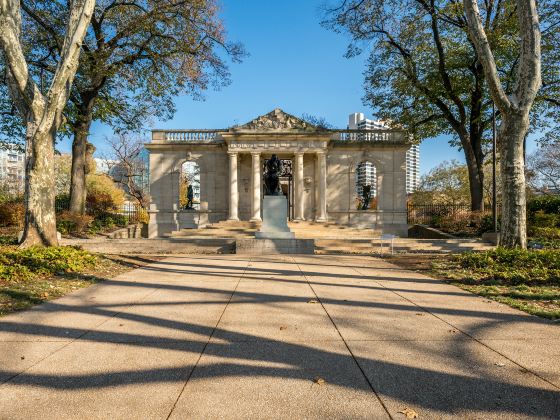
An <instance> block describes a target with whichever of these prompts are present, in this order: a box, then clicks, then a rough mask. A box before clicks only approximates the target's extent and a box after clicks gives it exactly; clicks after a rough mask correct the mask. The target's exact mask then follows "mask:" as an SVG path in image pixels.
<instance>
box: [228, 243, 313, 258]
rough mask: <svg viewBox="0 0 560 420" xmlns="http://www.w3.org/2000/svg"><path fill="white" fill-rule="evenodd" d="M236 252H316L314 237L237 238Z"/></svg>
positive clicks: (256, 253) (250, 253) (255, 253)
mask: <svg viewBox="0 0 560 420" xmlns="http://www.w3.org/2000/svg"><path fill="white" fill-rule="evenodd" d="M235 253H236V254H242V255H267V254H314V253H315V241H314V240H313V239H237V240H236V241H235Z"/></svg>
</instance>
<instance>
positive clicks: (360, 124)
mask: <svg viewBox="0 0 560 420" xmlns="http://www.w3.org/2000/svg"><path fill="white" fill-rule="evenodd" d="M348 128H349V129H351V130H383V129H388V128H389V126H388V125H387V124H386V123H385V122H384V121H381V120H370V119H367V118H366V117H365V115H364V114H363V113H362V112H355V113H353V114H350V116H349V117H348ZM376 138H379V137H376ZM367 163H369V164H370V166H371V167H372V169H369V173H370V174H371V173H373V178H375V166H373V164H371V163H370V162H367ZM365 171H366V170H365V169H358V171H357V175H356V176H357V177H358V178H359V176H360V172H364V173H365ZM364 176H365V175H362V178H363V177H364ZM364 181H365V178H364ZM419 183H420V147H419V146H418V145H417V144H414V145H412V146H411V147H410V149H409V150H408V151H407V152H406V192H407V193H408V194H411V193H413V192H414V191H415V190H416V188H418V185H419ZM357 185H358V187H357V188H356V189H357V190H358V189H359V190H360V191H356V192H357V193H358V194H359V193H361V187H360V186H361V185H371V186H372V193H373V196H375V195H376V187H377V185H375V183H371V184H362V183H360V180H359V179H357Z"/></svg>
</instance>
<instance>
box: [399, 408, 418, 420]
mask: <svg viewBox="0 0 560 420" xmlns="http://www.w3.org/2000/svg"><path fill="white" fill-rule="evenodd" d="M398 413H401V414H404V415H405V416H406V418H407V419H417V418H418V413H417V412H416V411H414V410H413V409H412V408H408V407H405V408H403V409H402V410H401V411H398Z"/></svg>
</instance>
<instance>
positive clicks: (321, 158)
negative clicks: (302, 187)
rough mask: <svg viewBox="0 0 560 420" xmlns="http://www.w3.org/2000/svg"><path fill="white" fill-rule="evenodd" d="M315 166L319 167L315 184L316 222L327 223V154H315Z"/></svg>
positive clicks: (321, 152)
mask: <svg viewBox="0 0 560 420" xmlns="http://www.w3.org/2000/svg"><path fill="white" fill-rule="evenodd" d="M317 165H318V167H319V171H318V176H319V179H318V180H317V183H318V184H319V202H318V203H317V206H316V207H317V214H316V220H317V221H318V222H326V221H327V153H326V152H324V151H320V152H317Z"/></svg>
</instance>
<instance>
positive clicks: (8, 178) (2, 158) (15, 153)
mask: <svg viewBox="0 0 560 420" xmlns="http://www.w3.org/2000/svg"><path fill="white" fill-rule="evenodd" d="M0 182H1V183H2V184H4V185H5V186H6V187H8V190H9V191H10V192H11V193H13V194H19V193H22V192H23V190H24V186H25V152H23V151H22V150H19V149H18V148H17V147H13V146H10V147H7V148H0Z"/></svg>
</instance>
